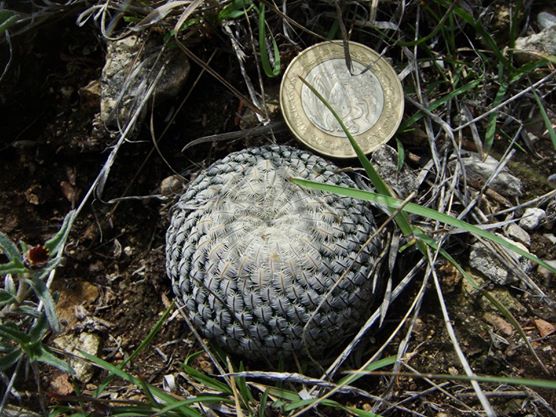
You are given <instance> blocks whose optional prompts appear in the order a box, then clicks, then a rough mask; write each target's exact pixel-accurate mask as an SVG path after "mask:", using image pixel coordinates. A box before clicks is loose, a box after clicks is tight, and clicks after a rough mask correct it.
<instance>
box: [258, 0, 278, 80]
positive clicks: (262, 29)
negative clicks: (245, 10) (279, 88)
mask: <svg viewBox="0 0 556 417" xmlns="http://www.w3.org/2000/svg"><path fill="white" fill-rule="evenodd" d="M270 37H271V39H272V51H273V54H274V55H273V56H274V65H272V64H271V63H270V58H269V56H268V45H267V41H266V20H265V6H264V3H261V6H260V8H259V50H260V54H261V64H262V66H263V71H264V73H265V74H266V76H267V77H270V78H274V77H276V76H277V75H279V74H280V50H279V49H278V44H277V43H276V39H274V36H273V35H272V34H270Z"/></svg>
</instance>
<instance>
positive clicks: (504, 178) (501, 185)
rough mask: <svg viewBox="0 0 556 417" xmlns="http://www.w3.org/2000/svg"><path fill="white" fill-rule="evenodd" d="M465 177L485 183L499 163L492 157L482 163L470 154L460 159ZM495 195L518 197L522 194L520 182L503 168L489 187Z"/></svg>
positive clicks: (477, 157) (478, 157)
mask: <svg viewBox="0 0 556 417" xmlns="http://www.w3.org/2000/svg"><path fill="white" fill-rule="evenodd" d="M462 162H463V164H464V166H465V169H466V172H467V175H468V176H469V177H471V178H473V177H474V178H475V179H478V180H482V181H486V180H488V179H489V178H490V177H491V175H492V174H493V173H494V172H495V171H496V167H497V166H498V164H499V162H498V161H497V160H496V159H494V158H493V157H492V156H488V157H487V158H486V159H485V160H484V161H483V160H482V159H481V158H480V156H479V155H478V154H474V153H470V154H469V156H467V157H465V158H462ZM489 187H490V188H492V189H493V190H494V191H496V192H497V193H499V194H501V195H504V196H508V197H519V196H521V194H522V183H521V180H520V179H519V178H517V177H515V176H513V175H512V174H510V172H509V170H508V169H507V168H506V167H504V169H502V170H501V171H500V172H499V173H498V175H497V176H496V178H494V179H493V180H492V181H491V182H490V185H489Z"/></svg>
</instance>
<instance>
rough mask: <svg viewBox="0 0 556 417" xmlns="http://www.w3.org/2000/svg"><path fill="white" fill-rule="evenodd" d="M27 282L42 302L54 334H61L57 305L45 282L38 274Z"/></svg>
mask: <svg viewBox="0 0 556 417" xmlns="http://www.w3.org/2000/svg"><path fill="white" fill-rule="evenodd" d="M27 282H28V283H29V285H30V287H31V288H32V289H33V291H34V293H35V295H36V296H37V298H38V299H39V300H41V301H42V304H43V306H44V313H45V315H46V320H47V321H48V325H49V326H50V328H51V329H52V331H53V332H55V333H57V332H59V331H60V322H59V321H58V316H57V315H56V305H55V303H54V299H53V298H52V295H51V294H50V290H49V289H48V287H47V286H46V284H45V283H44V281H42V280H41V279H40V278H39V275H38V274H33V275H32V277H31V279H30V280H27Z"/></svg>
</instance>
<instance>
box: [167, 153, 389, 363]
mask: <svg viewBox="0 0 556 417" xmlns="http://www.w3.org/2000/svg"><path fill="white" fill-rule="evenodd" d="M290 177H301V178H307V179H311V180H315V181H320V182H324V183H328V184H337V185H345V186H354V183H353V181H352V180H351V179H350V178H349V177H348V176H347V175H346V174H343V173H339V172H338V169H337V167H336V166H334V165H333V164H331V163H329V162H327V161H325V160H323V159H322V158H320V157H318V156H315V155H313V154H310V153H308V152H306V151H302V150H298V149H295V148H291V147H286V146H267V147H262V148H253V149H248V150H244V151H240V152H236V153H233V154H230V155H229V156H227V157H226V158H224V159H222V160H219V161H217V162H215V163H214V164H213V165H211V166H210V167H209V168H208V169H206V170H205V171H204V172H202V173H201V174H200V175H199V176H198V177H197V178H196V179H195V180H194V181H193V182H192V183H191V185H190V186H189V188H188V190H187V191H186V193H185V194H183V195H182V196H181V198H180V199H179V201H178V203H177V205H176V206H175V208H174V211H173V215H172V221H171V225H170V227H169V229H168V232H167V235H166V268H167V272H168V275H169V276H170V278H171V279H172V282H173V288H174V292H175V293H176V295H177V296H178V298H179V299H181V300H182V301H183V303H184V304H185V307H186V308H187V311H188V314H189V317H190V318H191V320H192V321H193V323H194V324H195V325H196V326H197V328H198V329H199V330H201V332H202V333H203V334H204V335H205V336H206V337H208V338H210V339H213V340H214V341H216V342H217V343H218V344H220V345H221V346H222V347H224V348H226V349H228V350H230V351H233V352H236V353H239V354H242V355H246V356H250V357H254V358H261V357H264V356H268V355H281V356H288V355H291V354H292V352H296V353H298V354H301V355H303V354H305V353H307V351H308V352H310V353H311V354H313V355H319V354H322V353H324V351H328V350H329V349H331V347H332V346H335V345H337V344H338V343H339V342H341V341H343V340H344V339H345V338H346V337H347V336H349V335H350V334H351V333H352V332H353V331H354V329H355V328H356V327H357V326H358V325H359V324H361V320H362V319H363V318H365V317H366V316H367V315H368V314H369V312H370V306H371V304H372V298H373V288H374V286H375V284H376V280H375V278H376V277H373V276H370V275H371V272H372V271H374V268H373V267H374V263H375V257H376V255H377V252H378V249H379V244H380V243H379V241H378V239H375V240H374V241H373V242H372V243H371V244H370V245H364V243H365V242H366V240H367V239H368V238H369V237H370V235H371V234H372V233H373V231H374V230H375V223H374V220H373V214H372V212H371V209H370V207H369V206H368V204H366V203H364V202H361V201H357V200H354V199H350V198H345V197H339V196H337V195H332V194H325V193H321V192H310V191H307V190H305V189H302V188H300V187H298V186H296V185H294V184H292V183H290V182H289V181H288V179H289V178H290Z"/></svg>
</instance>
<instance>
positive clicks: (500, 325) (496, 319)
mask: <svg viewBox="0 0 556 417" xmlns="http://www.w3.org/2000/svg"><path fill="white" fill-rule="evenodd" d="M483 319H484V320H485V321H486V322H487V323H489V324H491V325H492V326H494V327H495V328H496V329H497V330H499V331H500V332H501V333H502V334H503V335H505V336H511V335H512V334H514V329H513V327H512V325H511V324H510V323H508V322H507V321H506V320H504V319H503V318H502V317H500V316H497V315H496V314H492V313H485V314H484V315H483Z"/></svg>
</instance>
